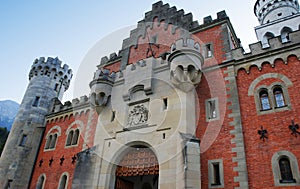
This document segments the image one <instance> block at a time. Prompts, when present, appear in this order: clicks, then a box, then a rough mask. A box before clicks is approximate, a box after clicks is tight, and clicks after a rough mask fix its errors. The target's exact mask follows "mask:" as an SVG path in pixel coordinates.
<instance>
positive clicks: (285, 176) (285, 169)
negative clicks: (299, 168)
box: [279, 157, 296, 183]
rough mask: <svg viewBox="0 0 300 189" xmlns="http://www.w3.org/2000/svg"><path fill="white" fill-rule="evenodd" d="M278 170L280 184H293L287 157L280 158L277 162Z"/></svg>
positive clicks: (293, 180)
mask: <svg viewBox="0 0 300 189" xmlns="http://www.w3.org/2000/svg"><path fill="white" fill-rule="evenodd" d="M279 169H280V174H281V180H280V183H294V182H296V181H295V179H294V178H293V173H292V169H291V164H290V160H289V159H288V158H287V157H282V158H280V160H279Z"/></svg>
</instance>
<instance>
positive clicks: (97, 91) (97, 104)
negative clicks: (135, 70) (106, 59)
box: [90, 67, 116, 114]
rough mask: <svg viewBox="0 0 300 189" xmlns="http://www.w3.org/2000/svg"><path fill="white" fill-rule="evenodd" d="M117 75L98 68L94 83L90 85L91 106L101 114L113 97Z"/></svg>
mask: <svg viewBox="0 0 300 189" xmlns="http://www.w3.org/2000/svg"><path fill="white" fill-rule="evenodd" d="M115 77H116V76H115V73H114V72H113V73H110V72H109V70H106V69H103V68H100V67H99V68H98V70H97V71H96V72H95V75H94V78H93V81H91V83H90V88H91V96H90V98H91V105H92V107H93V108H95V109H96V111H97V113H98V114H100V113H101V111H102V110H103V108H104V107H105V106H106V104H107V102H108V101H109V98H110V96H111V91H112V87H113V84H114V81H115Z"/></svg>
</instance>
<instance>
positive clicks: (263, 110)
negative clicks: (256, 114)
mask: <svg viewBox="0 0 300 189" xmlns="http://www.w3.org/2000/svg"><path fill="white" fill-rule="evenodd" d="M269 110H272V108H269V109H262V110H260V111H261V112H266V111H269Z"/></svg>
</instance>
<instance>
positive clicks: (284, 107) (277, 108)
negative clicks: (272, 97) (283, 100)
mask: <svg viewBox="0 0 300 189" xmlns="http://www.w3.org/2000/svg"><path fill="white" fill-rule="evenodd" d="M285 107H287V105H284V106H280V107H275V109H279V108H285Z"/></svg>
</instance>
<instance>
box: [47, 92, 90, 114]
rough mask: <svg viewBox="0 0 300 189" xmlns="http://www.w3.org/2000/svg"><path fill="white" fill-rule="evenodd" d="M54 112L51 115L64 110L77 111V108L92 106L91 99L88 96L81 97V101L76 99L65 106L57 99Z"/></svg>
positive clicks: (54, 102)
mask: <svg viewBox="0 0 300 189" xmlns="http://www.w3.org/2000/svg"><path fill="white" fill-rule="evenodd" d="M52 104H53V105H52V111H51V113H57V112H61V111H64V110H69V109H76V108H77V107H81V106H84V105H89V104H90V98H89V97H87V96H86V95H84V96H81V97H80V98H79V99H78V98H75V99H73V100H72V101H66V102H64V104H63V103H62V102H61V101H60V100H59V99H57V98H55V99H53V103H52Z"/></svg>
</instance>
